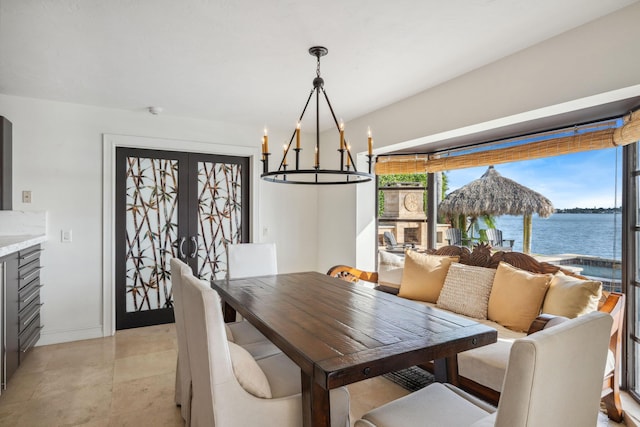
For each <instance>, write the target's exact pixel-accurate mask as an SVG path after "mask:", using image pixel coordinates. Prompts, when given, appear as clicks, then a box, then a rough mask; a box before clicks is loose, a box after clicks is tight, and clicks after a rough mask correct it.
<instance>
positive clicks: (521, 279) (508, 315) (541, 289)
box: [487, 262, 552, 332]
mask: <svg viewBox="0 0 640 427" xmlns="http://www.w3.org/2000/svg"><path fill="white" fill-rule="evenodd" d="M551 277H552V275H551V274H534V273H530V272H528V271H525V270H520V269H519V268H516V267H513V266H512V265H509V264H507V263H505V262H501V263H500V265H498V268H497V270H496V276H495V278H494V279H493V288H491V295H490V296H489V307H488V310H487V317H488V318H489V320H493V321H494V322H497V323H499V324H501V325H502V326H504V327H506V328H509V329H512V330H514V331H523V332H526V331H528V330H529V326H531V322H533V321H534V320H535V318H536V317H538V315H539V314H540V307H542V301H544V296H545V294H546V293H547V289H548V288H549V283H550V281H551Z"/></svg>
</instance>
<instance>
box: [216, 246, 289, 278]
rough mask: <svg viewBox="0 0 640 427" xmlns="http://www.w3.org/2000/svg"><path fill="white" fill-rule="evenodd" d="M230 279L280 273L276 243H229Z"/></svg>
mask: <svg viewBox="0 0 640 427" xmlns="http://www.w3.org/2000/svg"><path fill="white" fill-rule="evenodd" d="M227 274H228V277H229V279H241V278H244V277H255V276H266V275H270V274H278V258H277V255H276V245H275V243H238V244H235V245H227Z"/></svg>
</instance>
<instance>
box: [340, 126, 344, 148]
mask: <svg viewBox="0 0 640 427" xmlns="http://www.w3.org/2000/svg"><path fill="white" fill-rule="evenodd" d="M340 149H341V150H344V122H343V121H340Z"/></svg>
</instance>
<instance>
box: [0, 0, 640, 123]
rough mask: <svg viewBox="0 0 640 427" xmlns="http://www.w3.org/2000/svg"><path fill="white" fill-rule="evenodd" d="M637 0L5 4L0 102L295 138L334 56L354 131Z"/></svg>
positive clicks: (336, 92) (338, 97) (334, 81)
mask: <svg viewBox="0 0 640 427" xmlns="http://www.w3.org/2000/svg"><path fill="white" fill-rule="evenodd" d="M635 1H637V0H536V1H531V0H450V1H441V0H394V1H388V0H322V1H319V0H304V1H301V0H297V1H294V0H270V1H265V0H215V1H214V0H183V1H175V0H108V1H104V0H56V1H52V0H0V58H2V59H1V60H0V93H4V94H9V95H18V96H26V97H35V98H44V99H51V100H57V101H64V102H72V103H80V104H87V105H96V106H104V107H111V108H119V109H125V110H131V111H139V112H140V113H145V114H147V113H146V108H147V107H148V106H158V107H162V108H163V110H164V112H163V113H162V114H166V115H175V116H184V117H192V118H200V119H208V120H217V121H223V122H232V123H240V124H245V125H249V126H255V127H256V128H258V129H261V128H262V126H265V125H266V126H268V127H270V128H276V129H292V128H293V126H294V125H295V121H296V119H297V117H298V116H299V114H300V112H301V110H302V107H303V106H304V102H305V101H306V98H307V96H308V94H309V91H310V90H311V88H312V80H313V78H314V77H315V67H316V64H315V58H313V57H311V56H310V55H309V54H308V53H307V50H308V48H309V47H311V46H314V45H323V46H326V47H327V48H328V49H329V55H328V56H326V57H324V58H323V59H322V77H323V78H324V79H325V89H326V91H327V94H328V96H329V98H330V99H331V103H332V105H333V107H334V109H335V111H336V114H337V115H338V117H339V118H343V119H344V120H345V121H349V120H351V119H354V118H357V117H359V116H362V115H364V114H367V113H369V112H371V111H374V110H377V109H379V108H381V107H384V106H386V105H389V104H392V103H394V102H396V101H399V100H401V99H404V98H406V97H409V96H411V95H414V94H416V93H419V92H421V91H424V90H426V89H428V88H430V87H433V86H435V85H438V84H440V83H442V82H445V81H447V80H450V79H452V78H455V77H456V76H459V75H461V74H464V73H467V72H469V71H471V70H473V69H476V68H478V67H481V66H483V65H486V64H488V63H491V62H493V61H496V60H498V59H500V58H502V57H505V56H507V55H510V54H512V53H514V52H517V51H519V50H522V49H524V48H526V47H528V46H531V45H534V44H536V43H539V42H541V41H543V40H545V39H548V38H550V37H553V36H555V35H557V34H560V33H562V32H565V31H567V30H570V29H572V28H575V27H577V26H580V25H582V24H584V23H586V22H589V21H591V20H594V19H597V18H599V17H601V16H603V15H606V14H609V13H611V12H613V11H615V10H617V9H620V8H622V7H625V6H627V5H629V4H632V3H635ZM523 29H524V30H523ZM323 114H324V113H323Z"/></svg>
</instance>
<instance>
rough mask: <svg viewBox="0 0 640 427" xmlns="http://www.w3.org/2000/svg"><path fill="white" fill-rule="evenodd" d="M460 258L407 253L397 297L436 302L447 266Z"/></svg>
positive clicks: (413, 252)
mask: <svg viewBox="0 0 640 427" xmlns="http://www.w3.org/2000/svg"><path fill="white" fill-rule="evenodd" d="M459 260H460V257H457V256H456V257H449V256H438V255H426V254H421V253H418V252H416V251H407V252H406V254H405V257H404V271H403V272H402V281H401V282H400V291H399V292H398V296H400V297H403V298H408V299H414V300H418V301H426V302H436V301H438V297H439V296H440V290H441V289H442V285H443V284H444V279H445V277H447V272H448V271H449V266H450V265H451V263H452V262H458V261H459Z"/></svg>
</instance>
